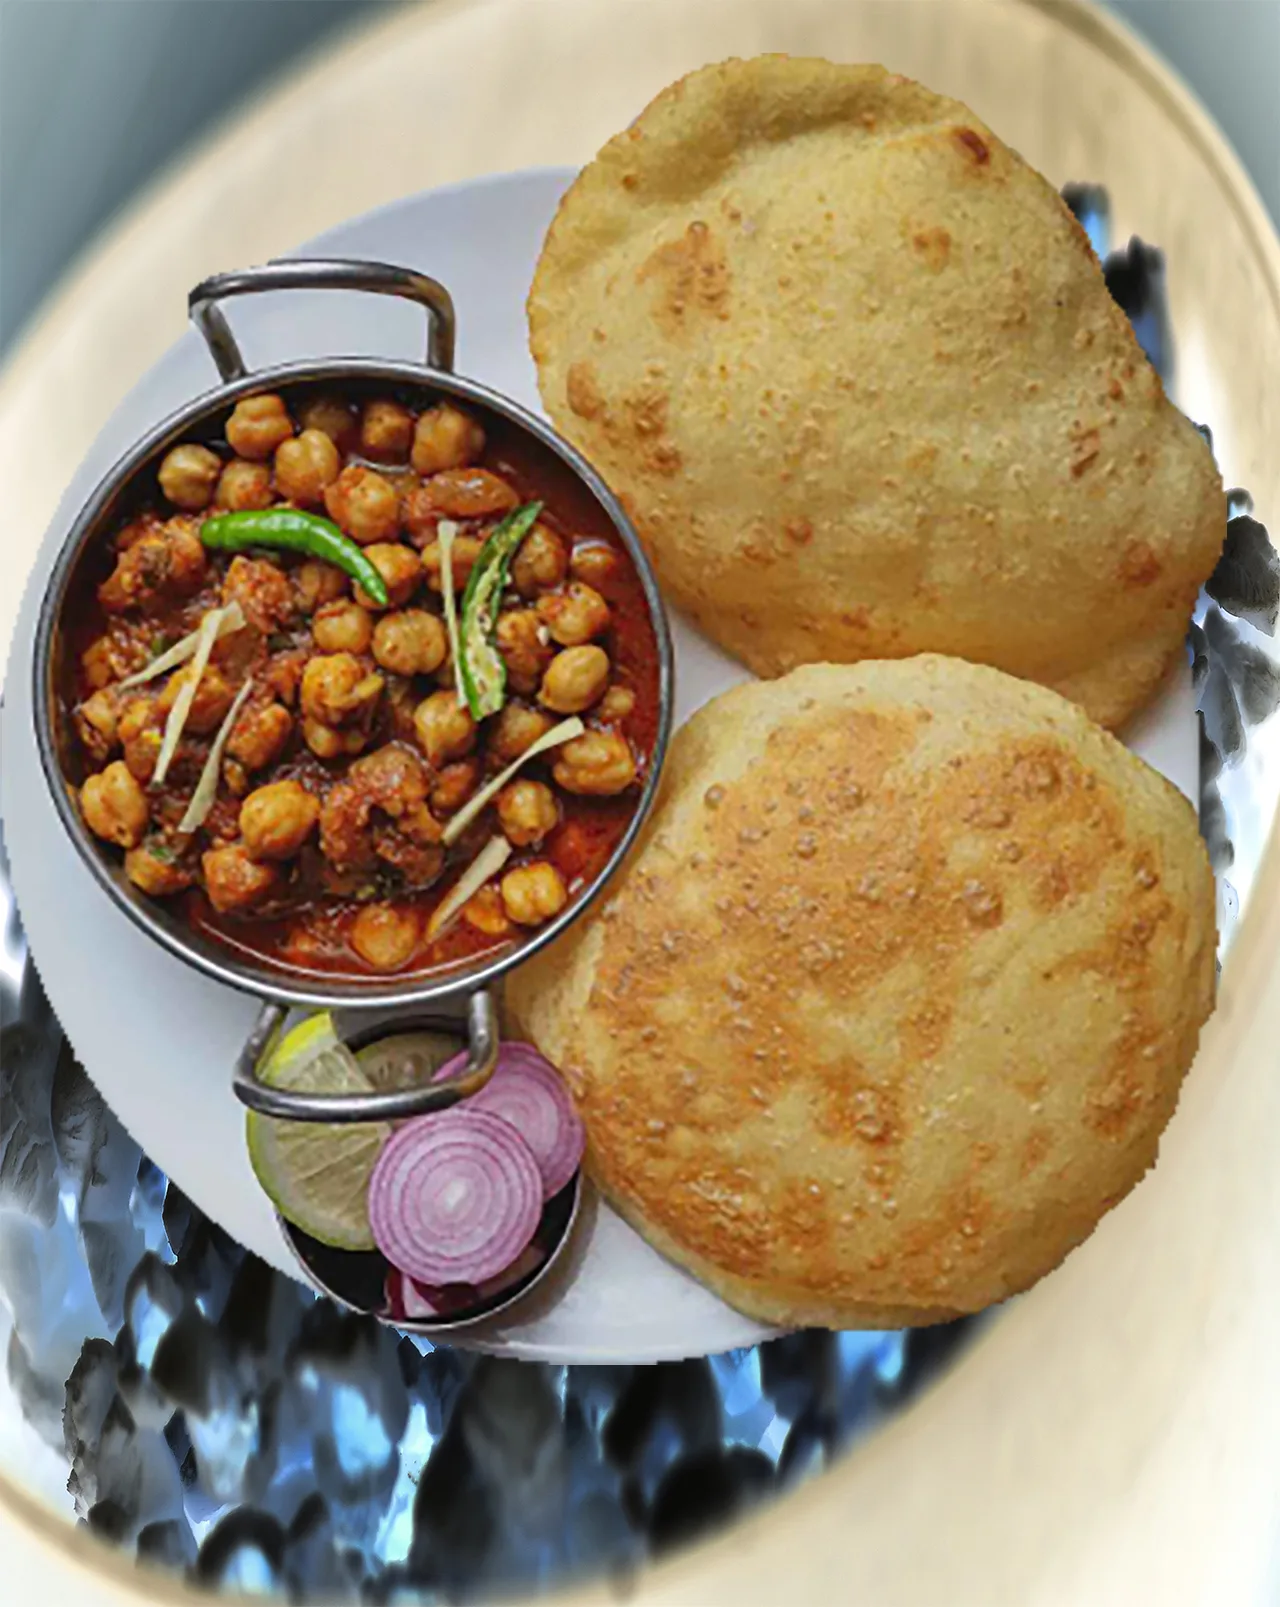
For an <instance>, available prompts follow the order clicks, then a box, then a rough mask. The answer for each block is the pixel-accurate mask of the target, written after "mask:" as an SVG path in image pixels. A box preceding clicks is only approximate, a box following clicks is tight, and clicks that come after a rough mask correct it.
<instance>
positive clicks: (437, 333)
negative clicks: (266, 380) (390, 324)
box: [187, 257, 457, 383]
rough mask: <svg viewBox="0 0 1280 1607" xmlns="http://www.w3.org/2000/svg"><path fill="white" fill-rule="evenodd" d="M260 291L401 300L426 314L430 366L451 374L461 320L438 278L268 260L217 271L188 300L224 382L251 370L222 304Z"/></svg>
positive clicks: (383, 268) (337, 262)
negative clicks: (366, 294)
mask: <svg viewBox="0 0 1280 1607" xmlns="http://www.w3.org/2000/svg"><path fill="white" fill-rule="evenodd" d="M260 290H366V291H370V292H371V293H372V294H374V295H376V296H401V297H403V298H404V299H405V300H407V301H416V302H418V303H419V304H420V305H421V306H423V307H425V308H426V310H427V367H428V368H438V369H442V370H443V371H444V372H445V373H452V371H453V354H454V347H455V345H456V336H457V317H456V315H455V314H454V310H453V298H452V297H451V296H450V294H449V292H448V291H447V290H446V289H445V287H444V286H443V285H442V284H440V283H439V282H438V281H437V280H435V279H432V278H429V277H428V276H427V275H426V274H425V273H415V272H414V270H413V269H412V268H397V267H395V266H394V265H393V264H392V263H389V262H358V261H353V260H351V259H349V258H345V257H297V258H293V259H290V260H289V261H285V262H280V261H276V262H267V263H264V264H263V265H262V266H261V267H260V268H244V269H242V270H241V271H240V272H239V273H219V274H215V275H214V276H213V278H211V279H205V280H203V281H202V283H200V284H198V285H197V286H196V287H195V289H194V290H193V291H192V292H191V294H190V295H189V296H188V297H187V311H188V313H189V314H190V317H191V321H192V323H193V324H195V326H196V328H197V329H198V330H199V331H200V333H201V334H202V335H203V336H204V340H205V344H206V345H207V346H208V348H209V354H210V356H211V357H212V358H213V360H214V362H215V363H216V364H217V365H218V372H219V374H221V375H222V378H223V379H224V380H225V381H227V382H228V383H230V382H231V381H232V380H236V379H244V377H245V376H246V375H247V374H248V372H249V370H248V368H247V367H246V366H245V360H244V358H243V357H242V356H241V354H240V348H239V346H238V345H237V344H236V338H235V336H234V335H233V334H232V333H231V326H230V324H228V322H227V318H226V314H225V313H224V312H223V310H222V308H221V307H220V306H219V305H218V303H219V302H220V301H223V300H225V299H226V297H228V296H250V295H254V294H256V293H257V292H258V291H260Z"/></svg>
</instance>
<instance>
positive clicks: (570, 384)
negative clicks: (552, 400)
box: [565, 362, 604, 419]
mask: <svg viewBox="0 0 1280 1607" xmlns="http://www.w3.org/2000/svg"><path fill="white" fill-rule="evenodd" d="M565 400H566V401H567V402H568V404H569V406H570V408H571V409H572V410H573V411H574V412H575V413H576V414H577V415H578V417H579V418H585V419H595V418H599V417H600V415H601V414H602V413H603V412H604V397H603V396H602V395H601V394H600V386H599V383H598V382H597V380H596V371H595V368H594V366H593V365H592V364H591V363H588V362H577V363H571V364H570V365H569V372H568V373H567V374H566V376H565Z"/></svg>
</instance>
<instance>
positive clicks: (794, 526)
mask: <svg viewBox="0 0 1280 1607" xmlns="http://www.w3.org/2000/svg"><path fill="white" fill-rule="evenodd" d="M782 529H783V534H784V535H785V536H786V538H787V540H788V541H792V542H794V543H795V545H796V546H797V547H807V546H808V545H809V543H810V542H811V541H812V540H813V526H812V524H810V522H809V521H808V519H788V520H787V522H786V524H785V525H783V527H782Z"/></svg>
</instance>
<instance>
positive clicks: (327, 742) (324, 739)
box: [302, 719, 368, 759]
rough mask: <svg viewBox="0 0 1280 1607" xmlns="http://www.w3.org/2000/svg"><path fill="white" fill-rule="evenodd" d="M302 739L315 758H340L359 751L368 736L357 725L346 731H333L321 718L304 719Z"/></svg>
mask: <svg viewBox="0 0 1280 1607" xmlns="http://www.w3.org/2000/svg"><path fill="white" fill-rule="evenodd" d="M302 740H303V741H304V742H305V743H306V745H307V746H308V747H309V748H310V749H311V751H312V753H314V754H315V756H316V758H317V759H341V758H343V757H344V756H349V755H351V754H353V753H359V752H360V750H361V749H362V748H363V747H364V745H365V743H366V742H367V741H368V737H367V736H366V735H365V733H364V732H363V731H362V730H360V728H359V727H358V726H357V727H352V728H351V729H349V730H346V731H335V730H334V728H333V727H332V726H331V725H325V724H324V723H323V721H321V720H309V719H304V720H303V722H302Z"/></svg>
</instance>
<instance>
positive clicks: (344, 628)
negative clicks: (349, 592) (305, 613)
mask: <svg viewBox="0 0 1280 1607" xmlns="http://www.w3.org/2000/svg"><path fill="white" fill-rule="evenodd" d="M311 634H312V636H314V637H315V641H316V646H317V647H318V648H319V649H320V650H321V652H324V653H366V652H368V650H369V643H370V642H371V641H372V640H373V619H372V617H371V615H370V614H369V611H368V609H366V608H361V606H360V604H359V603H356V602H352V601H351V599H350V598H346V597H344V598H342V599H340V600H339V601H338V602H336V603H326V604H325V605H324V607H323V608H318V609H316V613H315V618H314V619H313V620H312V621H311Z"/></svg>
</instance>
